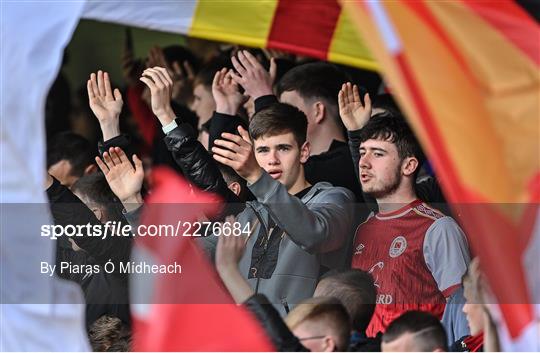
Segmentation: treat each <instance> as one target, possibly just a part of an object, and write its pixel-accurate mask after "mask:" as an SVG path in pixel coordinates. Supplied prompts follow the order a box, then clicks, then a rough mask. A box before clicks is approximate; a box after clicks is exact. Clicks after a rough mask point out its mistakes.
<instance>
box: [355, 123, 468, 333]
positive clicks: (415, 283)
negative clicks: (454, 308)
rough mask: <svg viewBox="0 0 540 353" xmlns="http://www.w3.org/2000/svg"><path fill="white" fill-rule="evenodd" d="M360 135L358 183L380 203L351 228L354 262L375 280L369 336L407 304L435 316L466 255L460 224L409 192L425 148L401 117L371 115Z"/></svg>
mask: <svg viewBox="0 0 540 353" xmlns="http://www.w3.org/2000/svg"><path fill="white" fill-rule="evenodd" d="M360 141H361V144H360V162H359V166H358V167H359V177H360V183H361V185H362V190H363V192H364V193H366V194H368V195H371V196H372V197H374V198H375V199H376V200H377V204H378V209H379V211H378V212H377V213H375V214H371V215H370V217H369V218H368V220H367V221H366V222H364V223H363V224H362V225H360V226H359V227H358V229H357V232H356V236H355V240H354V249H353V251H354V253H353V260H352V267H353V268H358V269H361V270H364V271H368V272H370V273H371V274H372V275H373V278H374V279H375V285H376V286H377V287H378V297H377V306H376V309H375V314H374V316H373V319H372V321H371V323H370V326H369V327H368V330H367V334H368V336H373V335H375V334H376V333H377V332H379V331H384V330H385V328H386V327H387V326H388V324H389V323H390V322H391V321H392V320H394V319H395V318H397V317H398V316H400V315H401V314H402V313H404V312H406V311H409V310H423V311H428V312H430V313H432V314H433V315H435V316H437V317H439V318H441V317H442V315H443V312H444V310H445V304H446V301H447V300H448V299H449V298H450V297H451V296H452V295H453V293H454V291H455V289H457V288H458V287H459V285H460V283H461V277H462V276H463V274H464V273H465V271H466V269H467V265H468V263H469V261H470V255H469V249H468V245H467V240H466V238H465V235H464V233H463V231H462V230H461V228H460V227H459V226H458V224H457V223H456V222H455V221H454V220H453V219H452V218H451V217H447V216H445V215H444V214H442V213H441V212H439V211H438V210H436V209H434V208H431V207H429V206H428V205H426V204H425V203H423V202H422V201H420V200H419V199H418V198H417V196H416V194H415V192H414V183H415V181H416V176H417V174H418V170H419V168H420V166H421V164H422V162H423V161H424V156H423V153H422V150H421V148H420V146H419V144H418V142H417V140H416V138H415V137H414V134H413V132H412V131H411V129H410V128H409V126H408V125H407V123H406V122H405V120H404V119H403V118H402V117H385V116H380V115H375V116H373V117H371V118H370V119H369V121H368V122H367V124H366V125H365V126H364V127H363V128H362V133H361V140H360Z"/></svg>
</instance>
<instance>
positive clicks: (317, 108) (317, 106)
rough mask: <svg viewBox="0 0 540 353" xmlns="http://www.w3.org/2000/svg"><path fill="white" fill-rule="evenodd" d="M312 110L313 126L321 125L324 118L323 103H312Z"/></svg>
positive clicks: (324, 109)
mask: <svg viewBox="0 0 540 353" xmlns="http://www.w3.org/2000/svg"><path fill="white" fill-rule="evenodd" d="M313 110H314V113H315V114H313V116H314V123H315V124H320V123H322V121H323V120H324V118H325V116H326V107H325V106H324V103H323V102H321V101H316V102H315V103H313Z"/></svg>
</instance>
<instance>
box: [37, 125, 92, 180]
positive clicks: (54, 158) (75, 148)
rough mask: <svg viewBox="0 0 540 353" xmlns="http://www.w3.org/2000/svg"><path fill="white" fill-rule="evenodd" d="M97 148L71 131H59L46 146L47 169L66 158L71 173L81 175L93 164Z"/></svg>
mask: <svg viewBox="0 0 540 353" xmlns="http://www.w3.org/2000/svg"><path fill="white" fill-rule="evenodd" d="M96 151H97V149H96V148H95V146H92V144H90V142H89V141H88V140H87V139H85V138H84V137H82V136H81V135H77V134H75V133H73V132H69V131H66V132H60V133H58V134H56V135H54V136H53V137H52V138H51V141H50V142H49V143H48V146H47V169H48V168H49V167H50V166H52V165H53V164H56V163H58V162H60V161H61V160H67V161H68V162H69V163H70V164H71V175H72V176H76V177H81V176H83V175H84V171H85V169H86V167H88V166H89V165H91V164H94V157H95V156H96V154H97V152H96Z"/></svg>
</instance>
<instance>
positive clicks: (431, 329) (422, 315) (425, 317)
mask: <svg viewBox="0 0 540 353" xmlns="http://www.w3.org/2000/svg"><path fill="white" fill-rule="evenodd" d="M406 333H411V334H417V336H415V340H414V341H415V342H416V343H417V344H418V346H417V347H415V348H416V349H417V350H418V351H421V352H432V351H434V350H435V349H438V348H439V349H445V350H446V348H447V347H446V332H445V331H444V327H443V325H442V324H441V322H440V321H439V319H437V318H436V317H435V316H433V315H431V314H430V313H427V312H424V311H408V312H406V313H404V314H402V315H401V316H400V317H398V318H397V319H395V320H394V321H392V322H391V323H390V325H388V328H387V329H386V332H385V333H384V334H383V337H382V341H383V342H384V343H390V342H392V341H395V340H396V339H398V338H400V337H401V336H402V335H404V334H406Z"/></svg>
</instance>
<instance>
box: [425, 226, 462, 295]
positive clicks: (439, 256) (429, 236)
mask: <svg viewBox="0 0 540 353" xmlns="http://www.w3.org/2000/svg"><path fill="white" fill-rule="evenodd" d="M423 250H424V259H425V261H426V264H427V267H428V268H429V270H430V271H431V274H432V275H433V278H435V281H436V282H437V286H438V287H439V290H440V291H441V292H442V293H443V294H444V296H445V297H448V296H449V295H450V294H451V293H452V291H453V290H454V289H455V288H456V286H457V285H459V284H460V283H461V277H462V276H463V274H464V273H465V272H466V271H467V266H468V265H469V262H470V261H471V256H470V254H469V245H468V244H467V239H466V237H465V234H464V233H463V231H462V230H461V228H460V227H459V225H458V224H457V223H456V221H454V219H453V218H451V217H442V218H439V219H437V220H436V221H435V222H433V224H432V225H431V226H430V227H429V228H428V230H427V232H426V236H425V238H424V245H423Z"/></svg>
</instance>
